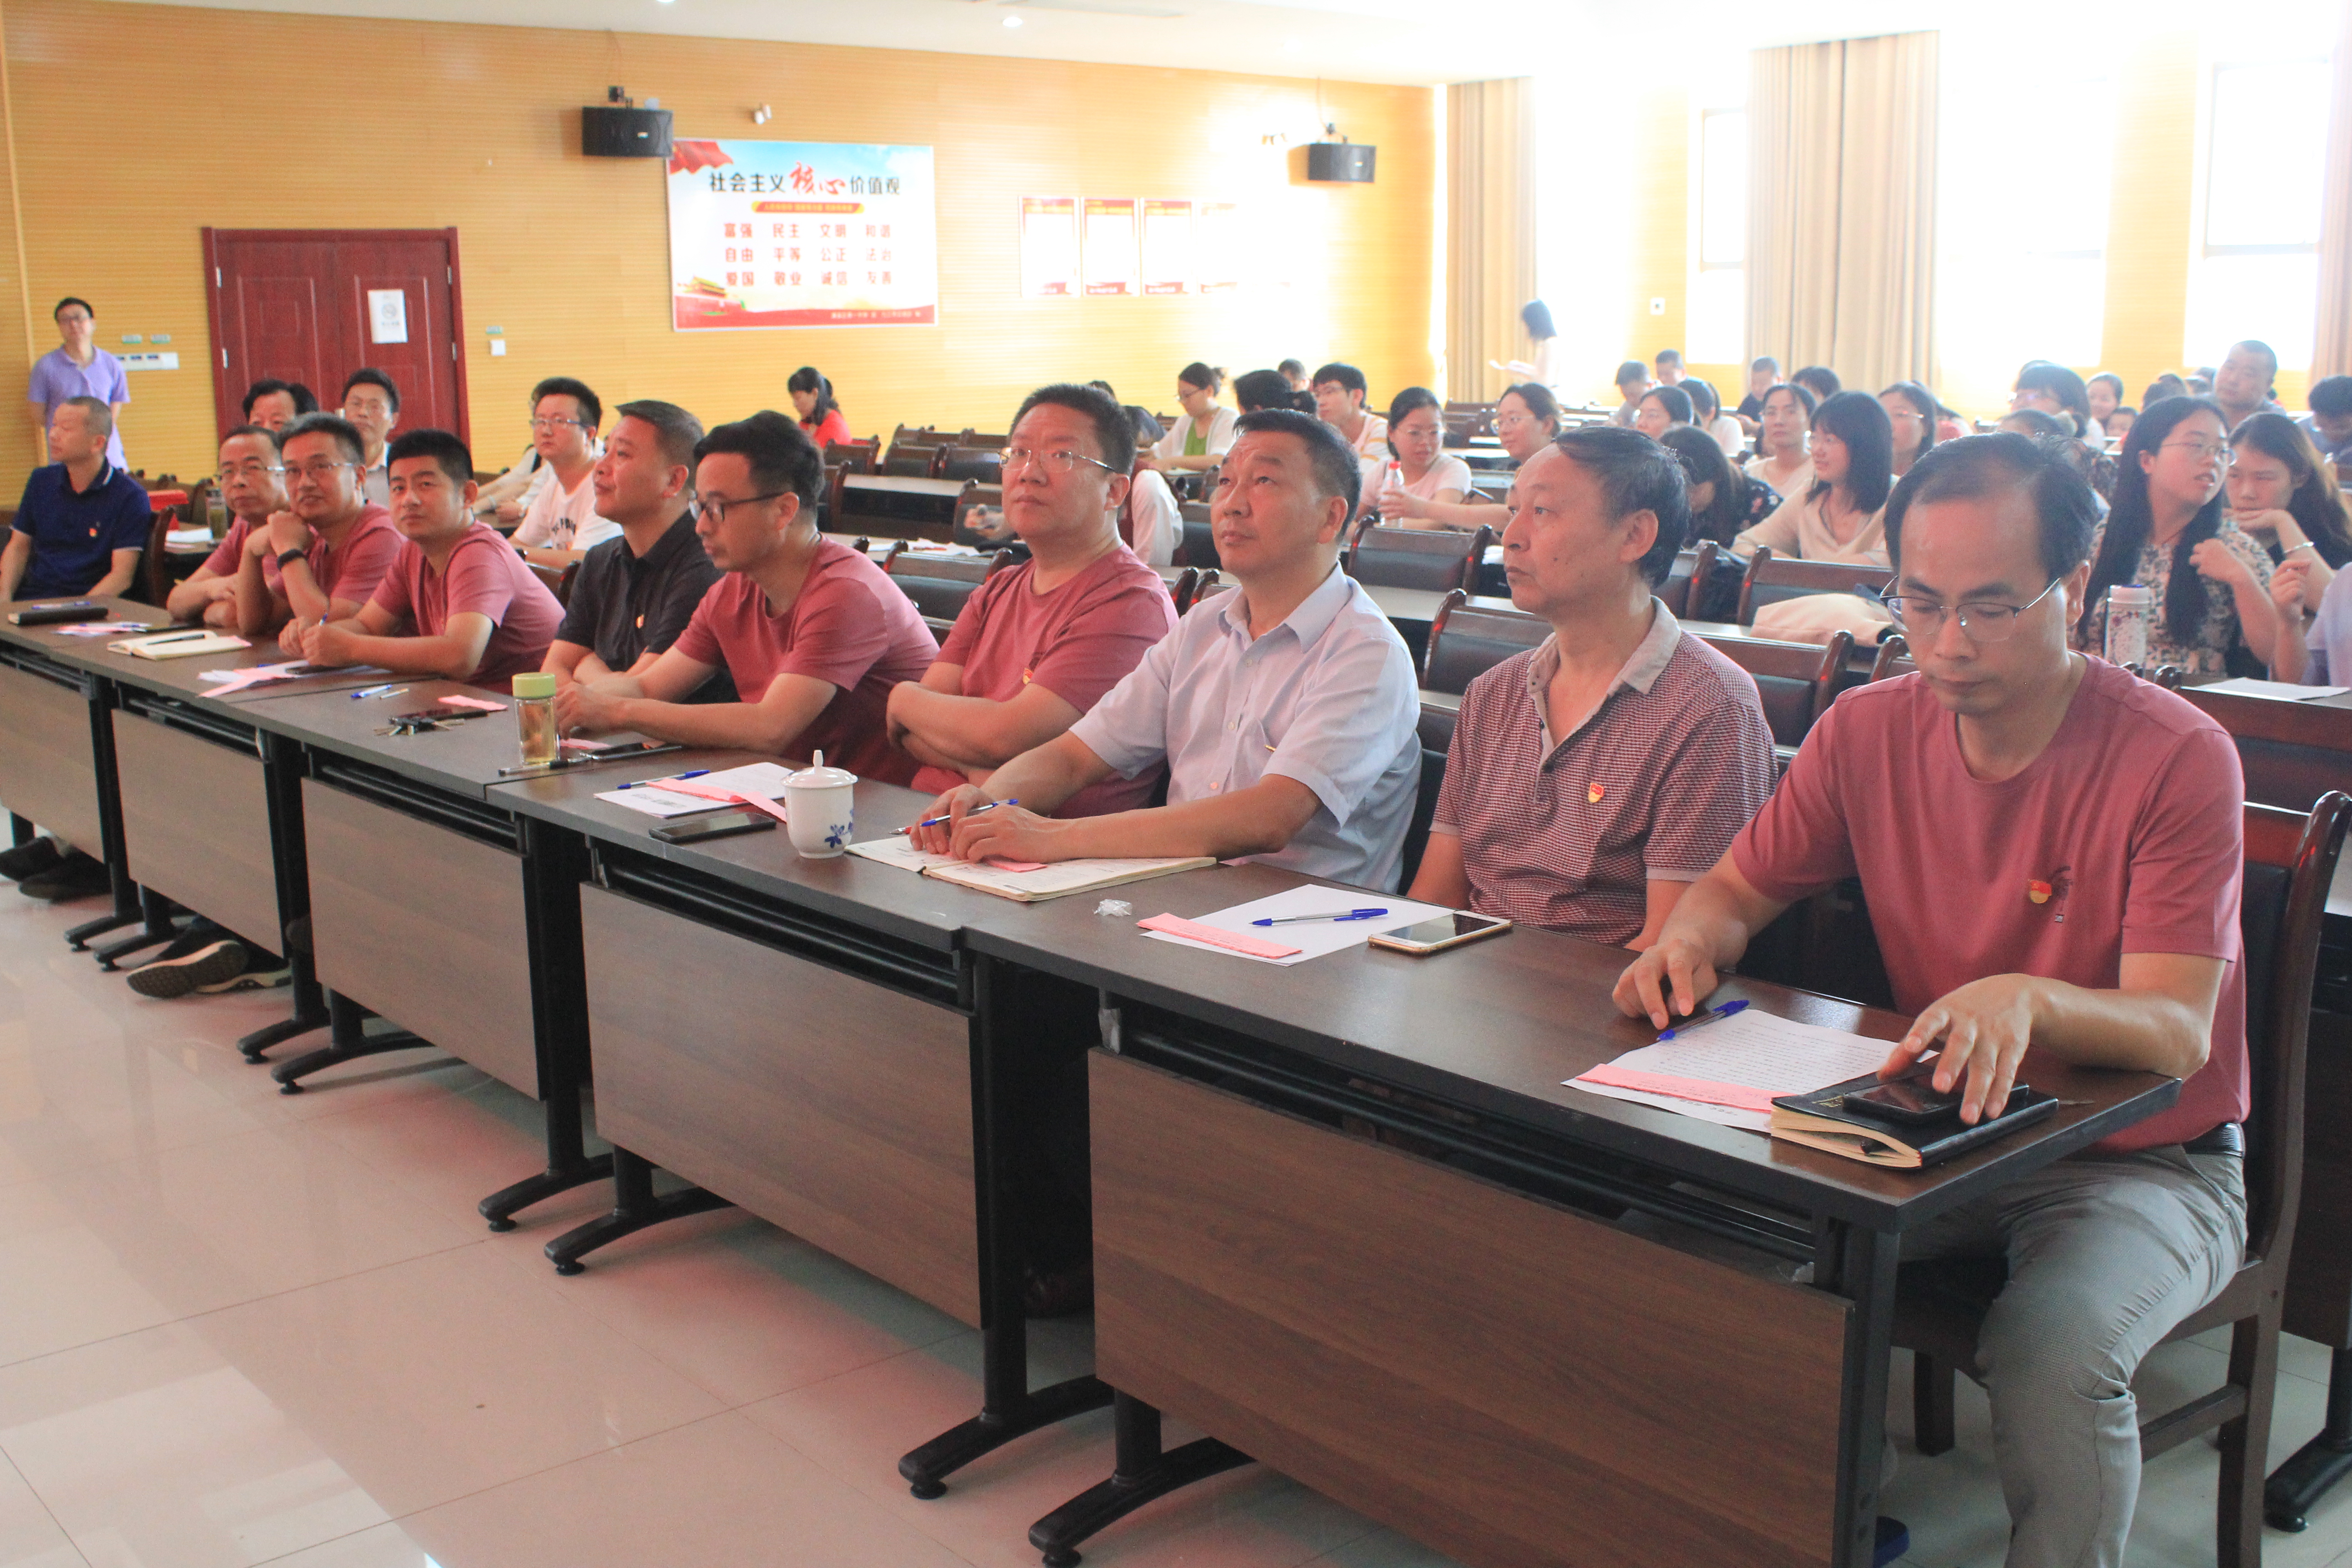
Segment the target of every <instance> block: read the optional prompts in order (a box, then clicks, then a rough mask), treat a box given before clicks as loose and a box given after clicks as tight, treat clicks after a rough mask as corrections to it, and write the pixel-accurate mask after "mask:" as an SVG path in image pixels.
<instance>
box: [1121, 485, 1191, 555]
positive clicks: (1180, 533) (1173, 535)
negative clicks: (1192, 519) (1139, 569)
mask: <svg viewBox="0 0 2352 1568" xmlns="http://www.w3.org/2000/svg"><path fill="white" fill-rule="evenodd" d="M1119 521H1120V528H1119V533H1120V535H1121V537H1123V538H1124V539H1126V541H1127V547H1128V548H1129V550H1132V551H1134V552H1135V553H1136V557H1137V559H1139V560H1140V561H1141V562H1142V563H1144V564H1145V565H1146V566H1167V565H1171V564H1172V563H1174V562H1175V559H1176V546H1177V545H1179V544H1181V543H1182V542H1183V540H1184V514H1183V511H1182V509H1181V508H1180V507H1178V506H1177V504H1176V492H1175V491H1173V490H1171V489H1169V488H1168V481H1167V480H1166V479H1161V478H1160V476H1159V475H1158V474H1157V473H1154V472H1153V471H1152V470H1151V469H1150V468H1144V467H1142V466H1141V465H1140V464H1139V465H1137V467H1136V470H1135V478H1134V479H1133V481H1132V482H1131V483H1129V486H1128V487H1127V505H1126V507H1125V508H1124V509H1123V510H1122V511H1121V513H1120V519H1119Z"/></svg>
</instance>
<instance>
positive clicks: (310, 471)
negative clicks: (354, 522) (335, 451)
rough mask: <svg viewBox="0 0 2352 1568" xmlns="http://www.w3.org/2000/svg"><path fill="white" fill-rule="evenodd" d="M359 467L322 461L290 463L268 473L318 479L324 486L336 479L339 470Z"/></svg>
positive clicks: (353, 464)
mask: <svg viewBox="0 0 2352 1568" xmlns="http://www.w3.org/2000/svg"><path fill="white" fill-rule="evenodd" d="M358 467H359V465H358V464H357V463H330V462H326V461H324V460H321V461H319V462H315V463H289V464H287V465H286V466H285V467H284V468H271V469H269V470H268V471H269V472H270V473H273V474H283V475H285V476H286V478H287V479H316V480H318V481H319V482H320V484H324V483H326V482H327V480H329V479H332V478H333V477H334V473H335V470H336V469H337V468H358Z"/></svg>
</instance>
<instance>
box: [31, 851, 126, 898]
mask: <svg viewBox="0 0 2352 1568" xmlns="http://www.w3.org/2000/svg"><path fill="white" fill-rule="evenodd" d="M113 887H114V880H113V879H112V878H110V877H109V876H108V875H107V874H106V863H105V862H104V861H102V860H93V859H91V858H89V856H87V855H85V854H83V853H81V851H79V850H78V849H77V850H75V851H74V852H73V853H72V854H70V855H68V856H67V857H66V858H64V859H62V860H60V861H58V863H57V864H56V865H55V866H53V867H51V868H49V869H47V870H46V871H44V872H42V873H41V874H40V875H38V876H37V877H27V878H26V879H24V880H22V881H20V882H18V883H17V884H16V890H17V891H18V892H20V893H22V894H24V895H25V896H26V898H28V899H39V900H43V901H44V902H47V903H52V904H61V903H64V902H66V901H68V900H72V899H89V898H95V897H97V896H98V895H99V894H100V893H104V892H110V891H111V890H112V889H113Z"/></svg>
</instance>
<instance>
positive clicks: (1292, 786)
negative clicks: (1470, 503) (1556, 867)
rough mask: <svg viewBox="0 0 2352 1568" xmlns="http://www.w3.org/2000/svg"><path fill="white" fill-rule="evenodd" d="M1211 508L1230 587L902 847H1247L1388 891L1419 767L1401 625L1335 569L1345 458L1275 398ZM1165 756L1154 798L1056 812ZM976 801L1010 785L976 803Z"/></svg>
mask: <svg viewBox="0 0 2352 1568" xmlns="http://www.w3.org/2000/svg"><path fill="white" fill-rule="evenodd" d="M1236 429H1237V430H1238V432H1239V434H1238V436H1237V437H1236V438H1235V440H1234V447H1233V450H1232V451H1231V452H1229V453H1228V454H1227V455H1226V458H1225V461H1224V464H1223V467H1222V468H1219V469H1218V471H1217V495H1216V499H1215V500H1213V501H1212V502H1211V503H1210V509H1211V520H1212V522H1213V526H1214V528H1215V531H1216V536H1217V555H1218V558H1219V559H1220V560H1221V561H1223V563H1224V566H1225V569H1226V570H1227V571H1229V572H1231V573H1232V574H1233V576H1234V579H1235V581H1236V582H1237V583H1238V584H1240V585H1239V587H1238V588H1237V589H1236V590H1235V591H1234V592H1233V593H1230V594H1221V595H1217V596H1216V597H1215V598H1213V599H1210V600H1207V601H1206V602H1204V603H1203V604H1202V605H1200V606H1199V607H1198V608H1197V609H1195V610H1194V611H1192V614H1191V615H1189V616H1185V617H1184V618H1183V619H1182V620H1181V621H1179V622H1178V623H1177V624H1176V629H1175V630H1174V631H1173V632H1171V633H1170V634H1169V635H1168V636H1167V637H1162V638H1161V639H1160V642H1159V643H1158V644H1156V645H1155V646H1154V647H1152V649H1151V651H1150V653H1148V654H1146V655H1144V657H1143V662H1142V663H1141V664H1139V665H1137V666H1136V667H1135V670H1134V672H1133V673H1132V674H1130V675H1129V676H1128V678H1127V679H1124V680H1122V681H1120V682H1119V683H1118V686H1117V687H1116V688H1114V689H1112V691H1111V693H1110V695H1109V696H1108V697H1106V698H1104V699H1103V700H1102V701H1101V702H1100V703H1098V704H1097V706H1096V707H1095V709H1094V710H1093V711H1092V712H1090V713H1088V714H1087V716H1086V717H1085V718H1083V719H1081V720H1079V721H1077V722H1076V724H1074V725H1072V726H1071V727H1070V728H1069V730H1068V731H1066V732H1065V733H1063V734H1061V735H1058V736H1056V737H1055V738H1054V739H1053V740H1050V741H1047V742H1045V744H1043V745H1041V746H1039V747H1037V748H1036V749H1035V750H1034V751H1029V752H1023V753H1022V754H1021V755H1019V756H1017V757H1015V758H1013V760H1012V761H1011V762H1009V763H1005V764H1004V765H1003V767H1001V768H998V769H997V770H996V771H995V772H994V773H991V774H989V776H988V779H987V781H986V783H985V784H982V785H979V786H973V785H970V784H967V785H964V786H962V787H961V788H958V789H954V790H951V791H950V792H948V793H947V794H946V795H942V796H940V801H939V803H938V804H937V805H935V806H933V807H932V809H931V811H930V812H929V814H927V815H930V816H938V815H941V814H945V815H947V816H950V818H951V821H950V823H949V824H947V825H944V826H938V827H924V828H918V829H916V830H915V832H914V834H913V839H914V842H915V844H916V847H919V848H922V849H928V850H930V851H932V852H933V853H950V852H951V853H953V854H955V855H957V856H960V857H961V858H964V859H967V860H981V859H985V858H989V857H991V856H999V857H1003V858H1008V859H1016V860H1047V861H1051V860H1078V859H1087V858H1093V857H1096V856H1108V857H1114V858H1123V857H1129V856H1150V857H1161V856H1194V855H1213V856H1216V857H1217V858H1220V859H1229V858H1236V857H1244V858H1253V859H1258V860H1263V861H1265V863H1266V864H1268V865H1273V866H1282V867H1286V868H1289V869H1291V870H1294V871H1300V872H1304V873H1306V874H1307V875H1308V876H1315V877H1328V878H1330V879H1333V880H1334V881H1340V882H1353V883H1355V884H1357V885H1358V886H1360V887H1365V888H1372V889H1379V890H1380V891H1382V892H1387V891H1391V890H1392V889H1394V888H1395V887H1396V880H1397V866H1398V861H1399V858H1400V857H1401V855H1402V851H1403V847H1404V833H1405V827H1406V826H1407V824H1408V823H1409V822H1410V820H1411V819H1412V797H1413V791H1414V788H1415V786H1416V785H1417V784H1418V783H1419V781H1420V775H1421V741H1420V737H1419V735H1418V733H1417V732H1416V729H1415V726H1416V724H1417V722H1418V721H1419V719H1420V716H1421V702H1420V681H1419V680H1418V679H1417V678H1416V677H1415V675H1414V673H1413V668H1412V654H1411V653H1410V652H1408V651H1406V648H1405V646H1404V639H1403V638H1402V637H1398V636H1397V632H1396V628H1395V627H1394V626H1391V625H1389V621H1388V617H1387V616H1383V615H1381V612H1380V608H1379V606H1377V605H1374V604H1373V603H1372V602H1371V600H1370V599H1369V598H1367V597H1366V596H1365V595H1364V591H1363V589H1362V588H1361V587H1360V586H1359V585H1358V584H1357V583H1356V580H1355V579H1354V578H1352V577H1349V575H1347V574H1345V573H1343V572H1341V571H1340V570H1339V541H1340V538H1341V536H1342V535H1343V534H1344V533H1345V532H1346V531H1347V526H1348V520H1349V518H1351V517H1353V516H1354V515H1355V512H1356V503H1357V500H1358V499H1359V490H1358V485H1359V474H1358V470H1357V467H1356V459H1355V455H1354V454H1353V453H1351V452H1350V451H1349V450H1348V448H1347V446H1346V445H1345V443H1343V442H1342V441H1341V439H1340V437H1339V434H1338V433H1337V432H1336V431H1334V430H1333V429H1332V428H1331V427H1330V426H1328V425H1323V424H1320V423H1318V422H1317V421H1316V420H1313V419H1310V418H1308V417H1307V416H1305V415H1303V414H1298V413H1294V412H1292V411H1291V410H1288V409H1272V408H1267V409H1261V410H1259V411H1258V412H1257V413H1255V414H1249V415H1244V416H1243V417H1242V419H1241V421H1240V423H1239V424H1238V426H1236ZM1162 764H1165V765H1166V767H1167V768H1168V804H1167V805H1163V806H1145V807H1141V808H1139V809H1136V810H1131V811H1119V812H1113V813H1111V814H1110V815H1109V816H1082V817H1072V818H1066V819H1055V818H1053V817H1050V816H1045V815H1044V814H1045V813H1047V812H1052V811H1055V810H1058V809H1060V808H1061V807H1063V806H1064V805H1066V803H1068V802H1069V801H1070V800H1072V799H1073V798H1075V797H1076V795H1078V793H1079V792H1080V791H1082V790H1085V789H1087V788H1089V787H1090V786H1093V785H1096V784H1104V783H1106V782H1108V781H1109V780H1110V779H1111V778H1112V777H1113V776H1114V775H1116V776H1117V777H1118V778H1121V779H1127V780H1133V779H1135V778H1137V777H1139V775H1141V774H1142V773H1144V772H1145V771H1146V770H1147V769H1150V768H1153V767H1156V766H1160V765H1162ZM991 799H1017V800H1019V801H1020V802H1021V803H1022V804H1021V805H1002V806H998V807H996V808H995V809H993V810H991V811H988V812H986V813H982V814H975V813H974V812H973V809H972V808H973V807H975V806H978V805H982V804H983V803H984V802H987V801H989V800H991Z"/></svg>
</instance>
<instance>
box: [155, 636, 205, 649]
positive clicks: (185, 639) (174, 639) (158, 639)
mask: <svg viewBox="0 0 2352 1568" xmlns="http://www.w3.org/2000/svg"><path fill="white" fill-rule="evenodd" d="M212 635H213V634H212V633H210V632H173V634H172V635H171V636H170V637H149V638H148V639H147V646H148V647H163V645H164V644H165V643H167V642H194V640H195V639H196V638H198V637H210V636H212Z"/></svg>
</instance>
